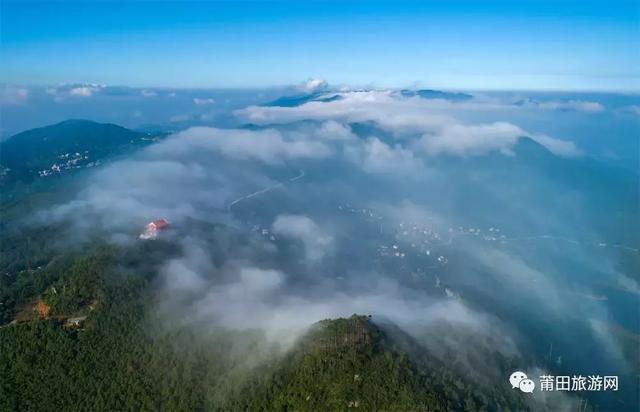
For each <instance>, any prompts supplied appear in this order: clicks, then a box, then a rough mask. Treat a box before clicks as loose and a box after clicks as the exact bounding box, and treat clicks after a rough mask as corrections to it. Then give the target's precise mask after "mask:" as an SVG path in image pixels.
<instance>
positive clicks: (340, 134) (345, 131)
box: [314, 120, 356, 140]
mask: <svg viewBox="0 0 640 412" xmlns="http://www.w3.org/2000/svg"><path fill="white" fill-rule="evenodd" d="M314 134H315V135H316V136H317V137H319V138H321V139H327V140H352V139H355V138H356V135H354V134H353V132H352V131H351V127H349V126H348V125H345V124H342V123H339V122H336V121H335V120H328V121H326V122H323V123H322V124H321V125H320V126H319V127H317V128H315V129H314Z"/></svg>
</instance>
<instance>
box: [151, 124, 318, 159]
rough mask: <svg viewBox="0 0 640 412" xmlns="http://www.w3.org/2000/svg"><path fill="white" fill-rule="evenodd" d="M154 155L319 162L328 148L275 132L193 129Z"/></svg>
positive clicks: (208, 128)
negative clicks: (211, 154) (195, 154)
mask: <svg viewBox="0 0 640 412" xmlns="http://www.w3.org/2000/svg"><path fill="white" fill-rule="evenodd" d="M152 149H153V150H154V151H156V152H165V153H167V152H172V153H184V152H185V151H189V152H207V151H209V152H218V153H221V154H222V155H224V156H226V157H230V158H234V159H253V160H261V161H263V162H265V163H280V162H282V161H284V160H287V159H296V158H307V159H314V158H323V157H326V156H328V155H329V154H330V150H329V148H328V147H327V146H326V145H325V144H323V143H322V142H318V141H308V140H288V139H285V137H284V136H283V135H282V134H281V133H280V132H278V131H276V130H260V131H251V130H239V129H216V128H210V127H193V128H190V129H188V130H185V131H184V132H180V133H178V134H176V135H174V137H173V138H172V139H170V140H168V141H166V142H165V143H164V144H162V145H159V146H155V147H153V148H152Z"/></svg>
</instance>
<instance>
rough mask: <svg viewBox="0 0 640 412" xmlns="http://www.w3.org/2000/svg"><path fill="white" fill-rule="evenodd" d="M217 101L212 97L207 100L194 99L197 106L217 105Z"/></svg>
mask: <svg viewBox="0 0 640 412" xmlns="http://www.w3.org/2000/svg"><path fill="white" fill-rule="evenodd" d="M215 102H216V101H215V100H213V99H212V98H210V97H207V98H200V97H195V98H194V99H193V103H195V104H197V105H206V104H215Z"/></svg>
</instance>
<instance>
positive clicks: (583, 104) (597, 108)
mask: <svg viewBox="0 0 640 412" xmlns="http://www.w3.org/2000/svg"><path fill="white" fill-rule="evenodd" d="M521 105H522V106H523V107H535V108H538V109H542V110H561V111H563V110H564V111H578V112H585V113H600V112H603V111H604V110H605V107H604V105H602V103H599V102H591V101H585V100H547V101H535V100H525V101H524V102H523V103H522V104H521Z"/></svg>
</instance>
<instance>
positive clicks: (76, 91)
mask: <svg viewBox="0 0 640 412" xmlns="http://www.w3.org/2000/svg"><path fill="white" fill-rule="evenodd" d="M100 89H101V88H100V87H96V86H79V87H73V88H71V89H69V95H70V96H76V97H89V96H92V95H93V94H94V93H95V92H97V91H99V90H100Z"/></svg>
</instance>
